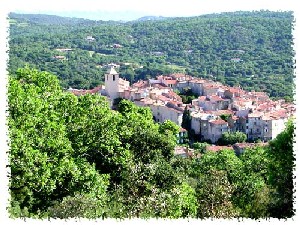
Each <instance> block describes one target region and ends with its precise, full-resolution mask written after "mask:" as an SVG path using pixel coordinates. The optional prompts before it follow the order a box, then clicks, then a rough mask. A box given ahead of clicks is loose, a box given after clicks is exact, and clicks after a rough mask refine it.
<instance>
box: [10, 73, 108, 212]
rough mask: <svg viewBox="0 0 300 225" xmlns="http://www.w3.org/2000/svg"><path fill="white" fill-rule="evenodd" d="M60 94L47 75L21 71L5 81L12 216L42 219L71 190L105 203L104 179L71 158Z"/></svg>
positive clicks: (76, 158)
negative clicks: (55, 202)
mask: <svg viewBox="0 0 300 225" xmlns="http://www.w3.org/2000/svg"><path fill="white" fill-rule="evenodd" d="M63 95H64V93H63V92H62V91H61V90H60V87H59V85H58V81H57V79H56V78H55V76H53V75H51V74H49V73H45V72H38V71H36V70H30V69H28V68H25V69H20V70H18V73H17V74H16V78H12V77H11V78H10V80H9V87H8V99H9V120H8V124H9V137H10V169H11V174H10V193H11V199H12V200H11V201H12V204H11V205H12V208H11V210H12V216H17V217H18V216H21V214H22V213H23V212H22V211H23V210H25V211H28V213H30V215H31V214H35V213H36V212H41V215H42V213H43V212H44V211H45V210H47V208H48V207H49V206H51V205H52V204H53V201H60V200H62V199H63V198H64V197H66V196H67V195H72V194H73V193H75V192H82V193H88V192H90V193H93V194H94V195H95V196H96V197H97V198H99V200H101V201H103V202H105V199H106V188H107V185H108V176H107V175H102V174H98V173H97V172H96V170H95V167H94V166H93V165H91V164H89V163H87V160H86V159H84V158H80V157H77V156H76V154H75V152H74V149H73V148H72V143H71V142H70V140H69V139H68V138H67V130H66V125H65V123H64V118H63V115H62V114H60V110H57V109H58V108H60V107H63V105H60V104H59V103H60V98H61V97H62V96H63ZM14 206H16V207H19V208H20V210H21V211H14ZM14 212H18V214H17V215H15V213H14Z"/></svg>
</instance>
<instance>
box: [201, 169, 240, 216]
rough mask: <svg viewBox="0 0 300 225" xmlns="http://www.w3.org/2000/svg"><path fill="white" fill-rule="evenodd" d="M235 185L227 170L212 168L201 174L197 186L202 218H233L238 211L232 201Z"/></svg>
mask: <svg viewBox="0 0 300 225" xmlns="http://www.w3.org/2000/svg"><path fill="white" fill-rule="evenodd" d="M233 191H234V186H233V185H231V184H230V182H229V181H228V179H227V176H226V172H224V171H222V170H220V171H218V170H214V169H211V170H209V171H208V172H207V173H204V174H203V175H201V176H200V179H199V183H198V186H197V188H196V193H197V199H198V205H199V206H198V214H197V216H198V217H200V218H207V217H212V218H232V217H235V216H237V212H236V211H235V209H234V206H233V204H232V202H231V196H232V194H233Z"/></svg>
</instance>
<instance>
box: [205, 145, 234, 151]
mask: <svg viewBox="0 0 300 225" xmlns="http://www.w3.org/2000/svg"><path fill="white" fill-rule="evenodd" d="M225 149H228V150H233V147H232V146H219V145H210V146H207V147H206V150H207V151H212V152H218V151H221V150H225Z"/></svg>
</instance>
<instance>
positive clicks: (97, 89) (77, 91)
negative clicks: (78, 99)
mask: <svg viewBox="0 0 300 225" xmlns="http://www.w3.org/2000/svg"><path fill="white" fill-rule="evenodd" d="M101 90H102V85H100V86H97V87H95V88H93V89H90V90H85V89H81V90H78V89H73V90H71V92H72V93H73V94H74V95H77V96H78V95H85V94H96V93H98V92H99V91H101Z"/></svg>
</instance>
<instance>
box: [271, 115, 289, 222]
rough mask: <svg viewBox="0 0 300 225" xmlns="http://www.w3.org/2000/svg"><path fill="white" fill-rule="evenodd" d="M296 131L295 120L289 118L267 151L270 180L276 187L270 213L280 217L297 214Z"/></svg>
mask: <svg viewBox="0 0 300 225" xmlns="http://www.w3.org/2000/svg"><path fill="white" fill-rule="evenodd" d="M294 132H295V125H294V121H293V120H289V121H288V123H287V125H286V129H285V130H284V131H283V132H282V133H280V134H279V135H278V136H277V137H276V138H275V139H274V140H272V141H271V142H270V148H269V149H268V152H267V154H268V157H269V158H270V163H269V168H268V175H269V182H270V185H272V187H273V188H274V189H275V191H274V192H273V193H272V204H271V206H270V208H271V209H270V214H271V216H274V217H278V218H289V217H292V216H293V215H294V214H295V210H294V208H293V202H294V196H293V193H294V183H293V177H294V176H293V170H294V167H295V156H294V152H293V144H294V137H295V133H294Z"/></svg>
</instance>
